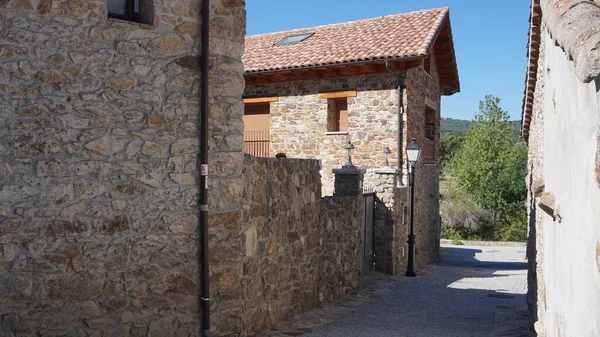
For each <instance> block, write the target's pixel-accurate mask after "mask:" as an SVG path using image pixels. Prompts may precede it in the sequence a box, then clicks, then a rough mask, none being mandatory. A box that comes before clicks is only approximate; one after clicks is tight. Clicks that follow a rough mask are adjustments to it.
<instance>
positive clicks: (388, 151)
mask: <svg viewBox="0 0 600 337" xmlns="http://www.w3.org/2000/svg"><path fill="white" fill-rule="evenodd" d="M383 153H385V166H387V167H390V154H391V153H392V151H391V150H390V148H389V146H386V147H385V150H383Z"/></svg>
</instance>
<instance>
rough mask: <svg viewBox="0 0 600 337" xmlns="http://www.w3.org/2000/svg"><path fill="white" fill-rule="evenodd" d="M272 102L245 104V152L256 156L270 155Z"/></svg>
mask: <svg viewBox="0 0 600 337" xmlns="http://www.w3.org/2000/svg"><path fill="white" fill-rule="evenodd" d="M270 110H271V103H269V102H259V103H246V104H245V105H244V117H243V118H244V152H245V153H247V154H249V155H252V156H255V157H268V156H269V146H270V143H271V140H270V139H271V138H270V131H269V130H270V128H271V115H270V114H269V113H270V112H271V111H270Z"/></svg>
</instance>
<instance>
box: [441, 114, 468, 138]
mask: <svg viewBox="0 0 600 337" xmlns="http://www.w3.org/2000/svg"><path fill="white" fill-rule="evenodd" d="M469 124H471V121H468V120H464V119H454V118H443V117H442V120H441V121H440V133H441V136H442V137H444V136H445V135H447V134H449V133H460V132H466V131H467V129H468V128H469Z"/></svg>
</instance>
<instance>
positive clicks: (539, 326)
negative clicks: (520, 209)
mask: <svg viewBox="0 0 600 337" xmlns="http://www.w3.org/2000/svg"><path fill="white" fill-rule="evenodd" d="M599 19H600V2H599V1H597V0H596V1H583V0H572V1H565V0H552V1H551V0H534V1H533V2H532V10H531V17H530V30H529V45H528V61H529V62H528V71H527V77H526V90H525V99H524V104H523V124H522V135H523V138H524V139H525V141H526V142H527V143H528V145H529V176H528V184H529V185H528V186H529V191H528V201H527V203H528V208H529V233H530V235H529V244H528V251H527V253H528V259H529V266H530V268H529V293H528V304H529V308H530V314H531V317H532V319H533V322H535V325H534V327H535V330H536V331H537V333H538V336H600V320H598V317H600V227H598V219H599V218H600V208H599V207H598V205H600V94H599V93H600V53H599V50H600V35H599V34H598V32H599V31H600V20H599Z"/></svg>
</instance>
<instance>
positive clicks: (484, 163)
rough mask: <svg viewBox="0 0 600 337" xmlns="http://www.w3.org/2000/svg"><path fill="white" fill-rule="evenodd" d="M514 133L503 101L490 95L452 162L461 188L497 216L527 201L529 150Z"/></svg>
mask: <svg viewBox="0 0 600 337" xmlns="http://www.w3.org/2000/svg"><path fill="white" fill-rule="evenodd" d="M513 133H514V127H513V126H511V123H510V122H509V116H508V113H507V112H506V111H504V110H502V109H501V108H500V99H499V98H497V97H494V96H491V95H486V96H485V100H484V101H481V102H479V113H478V114H476V115H475V120H474V121H473V122H472V123H471V124H470V125H469V129H468V130H467V132H466V134H465V136H464V141H463V144H462V146H461V147H460V149H459V151H458V153H456V154H455V155H454V156H453V158H452V159H451V162H450V175H451V176H452V177H453V178H455V183H456V184H457V186H456V187H457V189H458V190H460V191H462V192H463V193H465V194H466V195H469V196H470V197H471V198H472V199H473V200H474V201H475V202H476V203H477V204H478V205H479V206H481V207H482V208H483V209H486V210H491V211H493V212H494V214H495V215H496V214H499V213H500V212H501V210H502V209H503V208H505V207H506V206H508V205H512V204H519V203H522V202H523V200H525V193H526V187H525V175H526V174H527V149H526V147H525V145H524V144H522V143H517V142H516V141H515V139H514V137H513Z"/></svg>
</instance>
